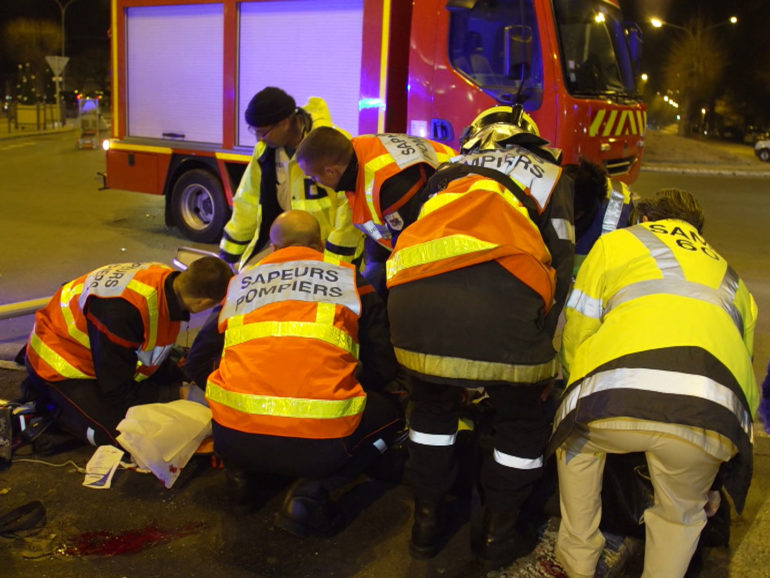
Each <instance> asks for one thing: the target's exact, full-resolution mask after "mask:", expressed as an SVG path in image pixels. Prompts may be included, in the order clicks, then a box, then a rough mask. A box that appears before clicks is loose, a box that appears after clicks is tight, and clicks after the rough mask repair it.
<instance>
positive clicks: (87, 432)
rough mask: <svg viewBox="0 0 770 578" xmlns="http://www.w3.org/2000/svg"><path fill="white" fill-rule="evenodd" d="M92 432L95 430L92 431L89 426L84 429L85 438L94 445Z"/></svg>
mask: <svg viewBox="0 0 770 578" xmlns="http://www.w3.org/2000/svg"><path fill="white" fill-rule="evenodd" d="M94 434H96V432H95V431H94V428H92V427H89V428H87V429H86V439H87V440H88V443H89V444H91V445H92V446H95V445H96V440H95V439H94Z"/></svg>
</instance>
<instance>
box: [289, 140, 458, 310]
mask: <svg viewBox="0 0 770 578" xmlns="http://www.w3.org/2000/svg"><path fill="white" fill-rule="evenodd" d="M455 155H456V152H455V151H453V150H452V149H451V148H449V147H448V146H446V145H443V144H441V143H438V142H434V141H431V140H428V139H424V138H420V137H414V136H409V135H405V134H394V133H386V134H378V135H363V136H358V137H354V138H353V139H348V138H347V137H346V136H345V135H344V134H343V133H342V132H340V131H338V130H336V129H333V128H330V127H321V128H318V129H314V130H313V131H312V132H311V133H310V134H309V135H308V136H307V138H305V140H304V141H302V144H301V145H300V147H299V149H297V162H298V163H299V166H300V167H301V168H302V170H303V171H304V172H305V174H307V175H308V176H309V177H311V178H313V180H315V181H316V182H317V183H320V184H322V185H324V186H326V187H328V188H330V189H333V190H336V191H344V192H345V193H346V194H347V196H348V201H349V202H350V206H351V208H352V211H353V223H354V225H355V226H356V227H358V228H359V229H360V230H361V231H362V232H363V233H365V234H366V236H367V239H366V256H365V261H366V264H367V269H366V270H365V272H364V275H365V276H366V278H367V279H368V280H369V281H370V282H371V283H372V284H373V285H374V286H375V287H376V288H377V289H378V292H380V294H382V295H384V294H385V287H384V262H385V260H387V258H388V256H389V255H390V252H391V250H392V249H393V244H394V242H395V239H396V238H397V237H398V234H399V233H400V232H401V231H402V230H403V229H404V227H406V226H408V225H409V224H410V223H412V222H414V220H415V219H416V218H417V213H418V212H419V210H420V206H421V205H422V203H423V202H424V200H425V198H424V195H423V187H424V185H425V183H426V181H427V179H428V178H429V177H430V176H431V175H432V174H433V173H434V172H435V170H436V168H437V167H438V166H439V165H440V164H441V163H444V162H446V161H448V160H449V159H450V158H452V157H453V156H455Z"/></svg>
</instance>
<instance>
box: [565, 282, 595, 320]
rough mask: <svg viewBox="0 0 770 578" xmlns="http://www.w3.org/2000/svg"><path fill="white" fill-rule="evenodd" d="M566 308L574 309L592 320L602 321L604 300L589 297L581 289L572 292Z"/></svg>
mask: <svg viewBox="0 0 770 578" xmlns="http://www.w3.org/2000/svg"><path fill="white" fill-rule="evenodd" d="M566 307H569V308H570V309H574V310H575V311H577V312H578V313H580V314H581V315H584V316H585V317H590V318H591V319H601V318H602V315H603V314H604V308H603V307H602V300H601V299H595V298H593V297H589V296H588V295H586V294H585V293H583V292H582V291H580V290H579V289H573V290H572V293H570V295H569V299H567V305H566Z"/></svg>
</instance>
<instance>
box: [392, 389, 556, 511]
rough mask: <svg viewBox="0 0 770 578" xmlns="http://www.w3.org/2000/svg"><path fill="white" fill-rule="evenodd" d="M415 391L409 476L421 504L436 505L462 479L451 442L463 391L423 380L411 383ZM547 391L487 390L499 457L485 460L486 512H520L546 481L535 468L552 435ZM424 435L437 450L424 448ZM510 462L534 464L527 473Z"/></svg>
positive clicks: (460, 408)
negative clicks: (529, 497)
mask: <svg viewBox="0 0 770 578" xmlns="http://www.w3.org/2000/svg"><path fill="white" fill-rule="evenodd" d="M411 386H412V404H413V405H412V413H411V416H410V422H409V429H410V442H409V460H408V462H407V465H406V475H407V479H408V480H409V482H411V485H412V487H413V489H414V493H415V497H416V498H417V499H422V500H425V501H437V500H439V499H440V498H441V497H442V496H444V495H445V494H446V493H447V492H448V491H449V489H450V488H451V487H452V484H453V483H454V481H455V478H456V477H457V472H458V464H457V461H456V452H455V447H454V444H453V443H449V439H451V436H453V435H454V434H455V433H456V432H457V422H458V418H459V417H460V415H461V410H462V396H463V388H461V387H457V386H452V385H443V384H438V383H433V382H430V381H426V380H424V379H421V378H419V377H413V378H412V381H411ZM546 387H547V386H544V385H520V384H517V385H513V384H512V385H496V386H488V387H486V392H487V393H488V395H489V397H490V399H491V402H492V405H493V407H494V412H493V414H492V424H491V426H492V430H493V434H494V450H495V453H493V454H492V455H487V456H484V460H483V465H482V470H481V478H480V479H481V488H482V491H483V500H484V506H485V507H487V508H488V509H490V510H491V511H499V512H507V511H513V510H516V509H518V508H519V507H520V506H521V503H522V502H523V501H524V500H525V499H526V497H527V496H528V495H529V493H530V491H531V489H532V487H533V484H535V483H536V482H537V481H538V480H539V479H540V478H541V476H542V473H543V468H542V467H532V465H533V464H534V463H537V460H538V458H542V457H543V452H544V449H545V445H546V442H547V440H548V435H549V433H550V421H551V415H550V411H549V408H550V404H548V403H547V402H546V401H545V400H544V399H543V396H544V393H545V388H546ZM415 432H418V434H417V435H415ZM419 434H429V435H431V436H437V437H436V438H432V440H434V441H435V443H436V445H431V444H430V443H419V440H420V439H422V440H423V441H426V438H420V436H419ZM427 440H428V441H431V438H427ZM442 444H443V445H442ZM506 456H514V457H515V458H517V460H513V462H514V464H515V465H524V464H526V463H527V460H533V462H531V463H530V464H529V465H528V466H526V467H515V465H512V463H511V462H512V460H510V459H508V460H506ZM501 462H502V463H501Z"/></svg>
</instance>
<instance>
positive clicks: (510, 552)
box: [473, 508, 537, 570]
mask: <svg viewBox="0 0 770 578" xmlns="http://www.w3.org/2000/svg"><path fill="white" fill-rule="evenodd" d="M517 518H518V511H513V512H511V511H504V512H491V511H489V510H488V509H486V508H485V510H484V518H483V528H482V536H481V539H479V540H476V541H475V544H473V550H474V554H476V555H477V556H478V558H479V560H481V562H482V563H483V564H484V565H485V566H486V567H487V568H488V569H490V570H495V569H497V568H501V567H503V566H508V565H509V564H511V563H512V562H513V561H514V560H516V559H517V558H520V557H521V556H525V555H526V554H529V552H531V551H532V549H533V548H534V547H535V545H536V544H537V534H536V533H535V532H522V531H520V530H519V529H518V528H517V526H516V521H517Z"/></svg>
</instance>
